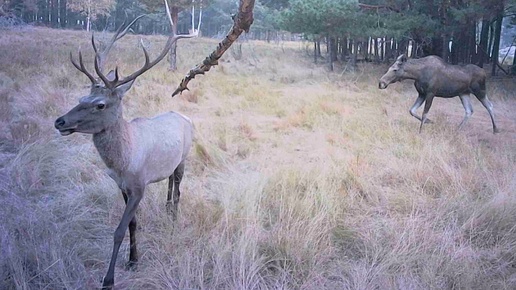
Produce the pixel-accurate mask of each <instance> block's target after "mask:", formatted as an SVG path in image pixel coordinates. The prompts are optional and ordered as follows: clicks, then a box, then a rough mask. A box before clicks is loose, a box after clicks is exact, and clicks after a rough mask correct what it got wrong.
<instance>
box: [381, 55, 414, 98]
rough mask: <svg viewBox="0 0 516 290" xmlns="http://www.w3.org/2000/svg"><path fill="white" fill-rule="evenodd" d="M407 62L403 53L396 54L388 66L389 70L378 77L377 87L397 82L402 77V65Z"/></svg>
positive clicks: (383, 87)
mask: <svg viewBox="0 0 516 290" xmlns="http://www.w3.org/2000/svg"><path fill="white" fill-rule="evenodd" d="M406 62H407V57H406V56H405V54H402V55H400V56H398V58H397V59H396V61H395V62H394V63H393V64H392V65H391V66H390V67H389V70H387V72H386V73H385V74H384V75H383V76H382V77H381V78H380V82H379V83H378V88H380V89H382V90H383V89H386V88H387V86H388V85H390V84H392V83H395V82H398V81H400V80H401V78H402V77H403V74H404V73H405V72H404V69H403V68H404V65H405V63H406Z"/></svg>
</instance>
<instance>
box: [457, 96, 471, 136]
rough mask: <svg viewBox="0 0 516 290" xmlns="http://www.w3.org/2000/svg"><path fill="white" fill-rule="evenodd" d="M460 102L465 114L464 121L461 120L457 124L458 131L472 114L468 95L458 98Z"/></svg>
mask: <svg viewBox="0 0 516 290" xmlns="http://www.w3.org/2000/svg"><path fill="white" fill-rule="evenodd" d="M459 98H460V101H461V102H462V106H464V110H465V111H466V114H465V115H464V119H462V122H460V124H459V129H462V126H464V125H465V124H466V122H467V121H468V119H469V117H471V115H472V114H473V107H472V106H471V103H470V101H469V95H461V96H459Z"/></svg>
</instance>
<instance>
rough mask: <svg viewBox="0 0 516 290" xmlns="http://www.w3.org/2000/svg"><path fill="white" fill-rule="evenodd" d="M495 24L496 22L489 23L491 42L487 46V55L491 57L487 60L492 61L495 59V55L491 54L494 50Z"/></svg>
mask: <svg viewBox="0 0 516 290" xmlns="http://www.w3.org/2000/svg"><path fill="white" fill-rule="evenodd" d="M494 25H495V23H494V22H492V23H491V25H489V44H488V46H487V55H488V56H489V58H488V59H487V62H488V63H490V62H491V60H492V59H493V55H492V54H491V53H492V51H493V42H494Z"/></svg>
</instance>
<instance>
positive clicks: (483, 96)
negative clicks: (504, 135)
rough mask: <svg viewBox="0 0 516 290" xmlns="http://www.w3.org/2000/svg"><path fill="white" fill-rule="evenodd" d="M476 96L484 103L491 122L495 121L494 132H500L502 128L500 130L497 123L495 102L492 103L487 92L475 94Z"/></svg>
mask: <svg viewBox="0 0 516 290" xmlns="http://www.w3.org/2000/svg"><path fill="white" fill-rule="evenodd" d="M475 96H476V97H477V99H478V100H479V101H480V102H481V103H482V105H484V107H485V108H486V110H487V112H488V113H489V117H491V122H492V123H493V133H499V132H500V130H498V127H496V123H495V120H494V113H493V104H492V103H491V101H489V99H488V98H487V96H486V94H485V92H482V93H479V94H475Z"/></svg>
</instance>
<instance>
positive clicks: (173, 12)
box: [168, 6, 180, 71]
mask: <svg viewBox="0 0 516 290" xmlns="http://www.w3.org/2000/svg"><path fill="white" fill-rule="evenodd" d="M179 10H180V9H179V7H177V6H173V7H172V8H171V9H170V16H171V17H172V21H173V22H174V25H173V26H172V33H174V34H177V25H178V20H179ZM168 64H169V67H168V69H169V70H170V71H176V70H177V42H174V44H172V47H171V48H170V53H169V54H168Z"/></svg>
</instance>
